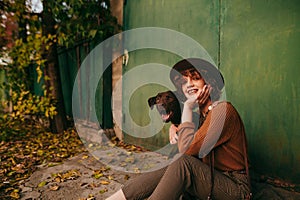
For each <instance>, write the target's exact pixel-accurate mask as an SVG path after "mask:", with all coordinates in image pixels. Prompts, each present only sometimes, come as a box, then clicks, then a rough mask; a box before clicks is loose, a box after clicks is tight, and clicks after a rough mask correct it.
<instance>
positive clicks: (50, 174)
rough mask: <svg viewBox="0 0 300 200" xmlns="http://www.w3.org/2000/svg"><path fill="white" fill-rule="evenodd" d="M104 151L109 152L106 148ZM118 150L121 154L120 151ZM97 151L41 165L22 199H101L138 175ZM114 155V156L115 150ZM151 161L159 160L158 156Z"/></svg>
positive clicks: (264, 190) (283, 193) (277, 195)
mask: <svg viewBox="0 0 300 200" xmlns="http://www.w3.org/2000/svg"><path fill="white" fill-rule="evenodd" d="M102 153H103V155H105V154H107V152H106V153H105V152H104V151H103V152H102ZM115 153H119V154H120V152H115ZM94 155H95V154H93V155H92V154H90V153H82V154H80V155H77V156H75V157H72V158H70V159H68V160H66V161H65V162H64V163H62V164H57V165H56V164H55V163H52V164H51V165H49V164H48V165H47V166H40V167H39V169H38V170H37V171H36V172H34V173H33V174H32V176H31V177H30V178H29V179H28V180H26V181H24V182H23V183H22V185H21V190H22V192H21V199H22V200H29V199H30V200H37V199H43V200H60V199H61V200H88V199H89V200H92V199H97V200H98V199H99V200H101V199H106V198H107V197H109V196H110V195H111V194H113V193H114V192H115V191H117V190H118V189H120V188H121V187H122V184H124V183H125V182H126V181H127V180H129V179H131V178H134V177H135V176H138V174H136V173H132V172H125V171H120V170H116V169H114V168H109V167H108V166H107V165H106V164H103V163H102V162H101V160H100V161H99V160H98V159H96V158H95V156H94ZM99 156H101V155H99ZM131 156H132V155H131ZM113 157H114V158H115V154H114V156H113ZM150 157H151V155H149V158H147V160H150V159H157V157H156V158H155V157H152V158H150ZM152 161H153V163H157V162H158V160H152ZM106 162H107V161H105V163H106ZM129 162H131V161H130V160H129ZM135 167H136V168H138V167H140V166H135ZM253 191H254V198H253V199H255V200H263V199H266V200H277V199H278V200H298V199H299V200H300V194H299V193H297V192H291V191H288V190H285V189H283V188H279V187H274V186H272V185H270V184H267V183H260V182H253Z"/></svg>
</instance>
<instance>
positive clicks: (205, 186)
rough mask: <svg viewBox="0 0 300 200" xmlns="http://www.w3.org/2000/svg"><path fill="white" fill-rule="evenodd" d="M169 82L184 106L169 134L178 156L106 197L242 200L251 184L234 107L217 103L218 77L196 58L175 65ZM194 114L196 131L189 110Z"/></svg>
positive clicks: (220, 86)
mask: <svg viewBox="0 0 300 200" xmlns="http://www.w3.org/2000/svg"><path fill="white" fill-rule="evenodd" d="M170 78H171V80H172V82H173V83H174V85H175V86H176V88H177V92H178V93H179V94H180V95H179V96H178V98H179V99H180V100H181V101H183V102H184V104H183V110H182V119H181V124H180V125H179V126H178V128H176V127H175V126H171V127H170V130H169V134H170V140H171V141H172V142H173V143H174V142H177V144H178V149H179V152H180V156H177V159H176V160H174V161H173V162H172V163H171V164H170V165H169V166H167V167H165V168H163V169H160V170H157V171H154V172H149V173H145V174H142V175H140V176H138V177H137V178H136V179H133V180H131V181H130V182H128V183H127V184H126V185H125V186H124V187H123V188H122V189H121V190H119V191H118V192H117V193H115V194H114V195H113V196H112V197H110V198H109V199H118V200H120V199H144V198H148V199H155V200H159V199H161V200H173V199H174V200H176V199H181V198H182V197H183V199H210V198H213V199H221V200H225V199H228V200H229V199H230V200H234V199H247V198H249V197H250V184H249V183H250V181H248V180H249V175H248V160H247V149H246V136H245V130H244V125H243V122H242V120H241V118H240V116H239V114H238V112H237V111H236V110H235V108H234V107H233V106H232V105H231V104H230V103H229V102H226V101H218V100H219V98H220V95H221V90H222V89H223V87H224V79H223V76H222V75H221V73H220V72H219V71H218V70H217V69H216V68H215V67H214V66H213V65H212V64H210V63H209V62H207V61H205V60H202V59H199V58H189V59H184V60H181V61H179V62H178V63H176V64H175V65H174V66H173V68H172V70H171V73H170ZM195 110H196V112H198V113H199V119H197V120H196V121H199V127H198V126H197V127H196V125H195V123H193V121H195V119H193V111H195Z"/></svg>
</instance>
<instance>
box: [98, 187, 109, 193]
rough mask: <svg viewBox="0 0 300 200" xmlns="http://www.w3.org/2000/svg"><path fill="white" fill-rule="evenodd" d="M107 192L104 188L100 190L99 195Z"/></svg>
mask: <svg viewBox="0 0 300 200" xmlns="http://www.w3.org/2000/svg"><path fill="white" fill-rule="evenodd" d="M107 191H108V189H107V188H104V189H102V190H100V191H99V193H100V194H103V193H105V192H107Z"/></svg>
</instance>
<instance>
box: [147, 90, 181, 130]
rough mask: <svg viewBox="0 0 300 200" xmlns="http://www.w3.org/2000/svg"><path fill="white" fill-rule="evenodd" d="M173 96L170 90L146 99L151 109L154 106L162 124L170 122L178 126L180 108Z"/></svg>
mask: <svg viewBox="0 0 300 200" xmlns="http://www.w3.org/2000/svg"><path fill="white" fill-rule="evenodd" d="M175 94H176V93H174V92H172V91H170V90H169V91H165V92H160V93H158V94H157V95H156V96H154V97H150V98H149V99H148V105H149V107H150V108H151V109H153V107H154V105H156V108H157V111H158V112H159V114H160V115H161V118H162V120H163V121H164V122H166V123H167V122H171V123H172V124H174V125H175V126H178V125H179V124H180V120H181V107H180V103H179V101H178V99H177V98H176V95H175Z"/></svg>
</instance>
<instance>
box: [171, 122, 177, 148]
mask: <svg viewBox="0 0 300 200" xmlns="http://www.w3.org/2000/svg"><path fill="white" fill-rule="evenodd" d="M177 130H178V128H177V127H176V126H175V125H174V124H172V125H171V126H170V128H169V140H170V144H176V143H177V140H178V135H177Z"/></svg>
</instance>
